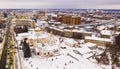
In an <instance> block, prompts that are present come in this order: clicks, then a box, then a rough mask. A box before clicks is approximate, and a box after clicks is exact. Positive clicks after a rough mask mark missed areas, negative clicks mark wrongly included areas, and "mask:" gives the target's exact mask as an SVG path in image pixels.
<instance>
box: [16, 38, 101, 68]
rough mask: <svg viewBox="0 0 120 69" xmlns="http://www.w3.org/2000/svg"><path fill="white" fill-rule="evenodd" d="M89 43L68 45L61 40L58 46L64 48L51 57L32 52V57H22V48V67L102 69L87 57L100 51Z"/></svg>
mask: <svg viewBox="0 0 120 69" xmlns="http://www.w3.org/2000/svg"><path fill="white" fill-rule="evenodd" d="M56 37H60V36H56ZM16 39H18V38H16ZM64 39H70V38H64ZM64 39H63V40H64ZM70 40H71V39H70ZM89 45H90V44H89V43H88V44H87V45H86V44H83V45H82V44H81V47H70V46H67V45H66V44H65V43H64V42H62V43H61V45H60V46H63V47H66V49H60V53H59V55H57V56H53V57H41V56H38V55H35V54H33V53H32V57H30V58H24V57H23V52H22V50H19V52H20V57H21V62H22V69H103V68H102V67H101V66H99V65H98V64H97V63H93V62H91V61H90V60H89V59H88V57H90V56H92V55H93V54H94V52H96V53H99V52H100V51H99V50H97V49H96V50H90V49H89V48H88V47H87V46H89ZM73 50H77V51H78V52H80V53H81V54H76V53H75V52H74V51H73Z"/></svg>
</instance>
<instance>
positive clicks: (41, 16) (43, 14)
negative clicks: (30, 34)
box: [36, 11, 46, 19]
mask: <svg viewBox="0 0 120 69" xmlns="http://www.w3.org/2000/svg"><path fill="white" fill-rule="evenodd" d="M45 14H46V13H45V11H39V12H37V15H36V16H37V18H38V19H42V18H43V17H44V16H45Z"/></svg>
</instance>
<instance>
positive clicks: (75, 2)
mask: <svg viewBox="0 0 120 69" xmlns="http://www.w3.org/2000/svg"><path fill="white" fill-rule="evenodd" d="M0 8H1V9H9V8H10V9H15V8H17V9H21V8H23V9H37V8H38V9H47V8H63V9H64V8H71V9H120V1H119V0H115V1H113V0H48V1H47V0H1V1H0Z"/></svg>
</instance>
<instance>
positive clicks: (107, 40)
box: [85, 36, 111, 42]
mask: <svg viewBox="0 0 120 69" xmlns="http://www.w3.org/2000/svg"><path fill="white" fill-rule="evenodd" d="M85 39H90V40H97V41H105V42H111V39H107V38H99V37H90V36H86V37H85Z"/></svg>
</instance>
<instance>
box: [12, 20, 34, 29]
mask: <svg viewBox="0 0 120 69" xmlns="http://www.w3.org/2000/svg"><path fill="white" fill-rule="evenodd" d="M14 24H15V25H21V26H23V25H27V26H30V27H35V22H34V20H31V19H15V20H14Z"/></svg>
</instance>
